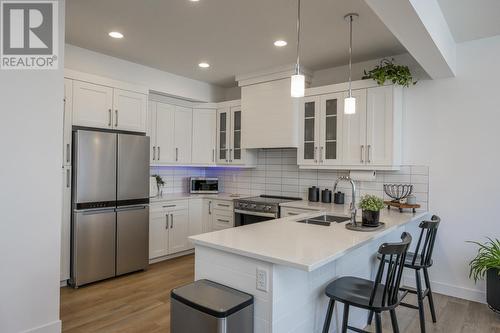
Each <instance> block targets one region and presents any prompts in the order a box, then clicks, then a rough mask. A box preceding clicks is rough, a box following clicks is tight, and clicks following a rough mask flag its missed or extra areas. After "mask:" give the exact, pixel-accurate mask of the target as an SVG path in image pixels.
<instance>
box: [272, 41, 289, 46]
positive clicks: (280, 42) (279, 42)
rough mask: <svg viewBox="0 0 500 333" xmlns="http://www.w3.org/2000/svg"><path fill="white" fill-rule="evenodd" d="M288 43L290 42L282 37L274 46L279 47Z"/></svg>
mask: <svg viewBox="0 0 500 333" xmlns="http://www.w3.org/2000/svg"><path fill="white" fill-rule="evenodd" d="M286 44H288V43H287V42H286V41H284V40H281V39H280V40H277V41H275V42H274V46H277V47H283V46H286Z"/></svg>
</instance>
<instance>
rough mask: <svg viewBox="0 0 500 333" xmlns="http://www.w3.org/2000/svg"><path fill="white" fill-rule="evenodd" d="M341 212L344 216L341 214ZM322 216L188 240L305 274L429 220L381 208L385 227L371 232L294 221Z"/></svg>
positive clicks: (423, 215)
mask: <svg viewBox="0 0 500 333" xmlns="http://www.w3.org/2000/svg"><path fill="white" fill-rule="evenodd" d="M302 204H303V205H307V202H302ZM309 204H311V203H309ZM284 205H287V204H284ZM329 206H331V210H330V211H329V212H330V213H332V212H334V213H337V214H336V215H347V211H346V210H345V206H343V205H329ZM294 207H296V206H294ZM297 208H304V207H297ZM342 212H346V213H345V214H340V213H342ZM323 213H324V211H316V212H311V213H304V214H300V215H297V216H291V217H286V218H281V219H276V220H272V221H267V222H261V223H255V224H250V225H246V226H242V227H237V228H230V229H225V230H220V231H215V232H210V233H205V234H200V235H196V236H191V237H189V238H190V239H191V240H192V241H193V242H194V243H195V245H201V246H207V247H211V248H215V249H219V250H222V251H226V252H230V253H235V254H239V255H242V256H246V257H251V258H255V259H259V260H263V261H267V262H271V263H274V264H279V265H286V266H291V267H295V268H298V269H302V270H305V271H313V270H315V269H318V268H320V267H321V266H323V265H326V264H328V263H329V262H332V261H334V260H335V259H337V258H339V257H341V256H343V255H345V254H347V253H348V252H349V251H351V250H353V249H355V248H358V247H360V246H362V245H364V244H366V243H367V242H370V241H373V240H376V239H378V238H381V237H383V236H385V235H387V234H388V233H390V232H392V231H394V230H395V229H396V228H397V227H399V226H401V225H404V224H406V223H409V222H414V221H421V220H423V219H426V218H430V214H429V213H428V212H417V213H415V214H413V213H409V212H405V213H400V212H399V211H398V210H395V209H392V210H387V209H384V210H382V211H381V214H380V221H382V222H384V223H385V227H384V228H383V229H381V230H378V231H372V232H357V231H351V230H347V229H346V228H345V223H332V224H331V225H330V226H320V225H312V224H304V223H297V222H295V221H296V220H300V219H303V218H305V217H312V216H319V215H322V214H323ZM360 216H361V211H358V217H360Z"/></svg>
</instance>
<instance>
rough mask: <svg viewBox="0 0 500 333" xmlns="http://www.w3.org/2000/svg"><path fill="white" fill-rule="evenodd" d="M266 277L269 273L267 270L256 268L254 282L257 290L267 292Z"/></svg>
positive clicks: (267, 283)
mask: <svg viewBox="0 0 500 333" xmlns="http://www.w3.org/2000/svg"><path fill="white" fill-rule="evenodd" d="M268 276H269V272H268V271H267V269H264V268H260V267H257V276H256V277H257V279H256V280H257V281H256V288H257V290H261V291H265V292H268V291H269V281H268Z"/></svg>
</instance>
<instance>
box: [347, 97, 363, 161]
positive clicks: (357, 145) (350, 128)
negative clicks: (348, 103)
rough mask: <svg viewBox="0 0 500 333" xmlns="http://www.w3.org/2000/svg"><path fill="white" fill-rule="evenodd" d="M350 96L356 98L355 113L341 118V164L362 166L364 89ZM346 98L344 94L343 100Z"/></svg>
mask: <svg viewBox="0 0 500 333" xmlns="http://www.w3.org/2000/svg"><path fill="white" fill-rule="evenodd" d="M352 95H353V96H354V97H355V98H356V113H355V114H349V115H344V117H343V118H344V120H343V143H342V146H343V149H342V159H343V160H342V164H343V165H364V164H365V161H366V152H367V149H366V89H362V90H353V92H352ZM347 96H348V95H347V92H345V93H344V98H345V97H347ZM342 112H343V111H342Z"/></svg>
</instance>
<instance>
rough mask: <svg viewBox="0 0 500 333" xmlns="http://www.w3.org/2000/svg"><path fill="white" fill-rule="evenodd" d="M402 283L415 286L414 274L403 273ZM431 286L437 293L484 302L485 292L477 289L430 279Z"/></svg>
mask: <svg viewBox="0 0 500 333" xmlns="http://www.w3.org/2000/svg"><path fill="white" fill-rule="evenodd" d="M404 284H405V285H407V286H410V287H414V288H415V285H416V284H415V276H410V275H406V274H405V276H404ZM431 288H432V291H433V292H436V293H438V294H443V295H446V296H452V297H457V298H462V299H466V300H468V301H473V302H479V303H486V292H484V291H480V290H477V289H471V288H465V287H460V286H455V285H452V284H448V283H443V282H437V281H432V280H431Z"/></svg>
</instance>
